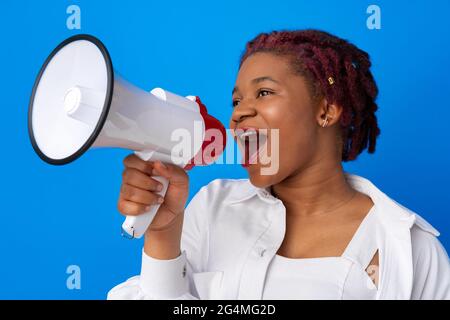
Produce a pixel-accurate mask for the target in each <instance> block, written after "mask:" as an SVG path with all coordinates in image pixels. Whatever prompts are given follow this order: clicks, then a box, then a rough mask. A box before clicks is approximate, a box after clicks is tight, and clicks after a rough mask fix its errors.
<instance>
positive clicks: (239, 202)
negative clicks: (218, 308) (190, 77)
mask: <svg viewBox="0 0 450 320" xmlns="http://www.w3.org/2000/svg"><path fill="white" fill-rule="evenodd" d="M370 65H371V64H370V60H369V55H368V54H367V53H366V52H364V51H362V50H360V49H358V48H357V47H355V46H354V45H353V44H351V43H349V42H347V41H345V40H343V39H340V38H337V37H335V36H333V35H330V34H328V33H325V32H321V31H317V30H302V31H289V32H272V33H269V34H265V33H264V34H260V35H258V36H257V37H256V38H255V39H254V40H252V41H250V42H249V43H248V44H247V48H246V51H245V52H244V54H243V56H242V59H241V63H240V68H239V73H238V76H237V80H236V86H235V88H234V90H233V107H234V109H233V114H232V118H231V122H230V126H231V128H233V129H242V130H244V131H252V130H253V131H256V132H258V130H261V129H269V130H274V129H278V130H279V131H278V132H279V159H280V163H279V168H278V170H277V171H276V173H274V174H271V175H265V174H262V173H261V172H262V171H261V169H262V167H263V164H262V163H260V162H257V163H254V164H247V165H246V169H247V170H248V174H249V180H247V179H242V180H215V181H212V182H211V183H210V184H208V185H207V186H205V187H203V188H202V189H201V190H200V191H199V192H198V193H197V194H196V195H195V197H194V198H193V199H192V201H191V202H190V204H189V206H188V207H187V208H186V209H185V203H186V200H187V197H188V185H189V183H188V176H187V175H186V173H185V172H184V171H183V170H181V169H179V168H178V167H175V166H171V165H165V164H162V163H160V162H155V163H152V162H148V163H146V162H144V161H142V160H139V159H138V158H137V157H136V156H133V155H132V156H128V157H127V158H126V159H125V160H124V164H125V167H126V168H125V171H124V175H123V185H122V189H121V194H120V199H119V204H118V206H119V211H120V212H121V213H123V214H125V215H138V214H142V213H143V212H145V211H146V210H147V209H148V207H147V206H149V205H152V204H154V203H162V205H161V207H160V209H159V211H158V213H157V215H156V217H155V219H154V221H153V222H152V224H151V226H150V227H149V229H148V231H147V233H146V235H145V244H144V250H143V257H142V269H141V274H140V276H137V277H133V278H131V279H129V280H128V281H126V282H125V283H123V284H121V285H119V286H117V287H115V288H113V289H112V290H111V291H110V293H109V295H108V298H110V299H141V298H144V299H175V298H181V299H198V298H200V299H448V298H450V270H449V269H450V268H449V260H448V256H447V254H446V252H445V249H444V248H443V247H442V245H441V244H440V243H439V241H438V240H437V239H436V236H438V234H439V233H438V232H437V231H436V230H435V229H434V228H433V227H432V226H431V225H429V224H428V223H427V222H426V221H425V220H423V219H422V218H421V217H420V216H418V215H417V214H415V213H413V212H411V211H409V210H408V209H406V208H404V207H402V206H401V205H399V204H397V203H396V202H395V201H393V200H391V199H390V198H389V197H387V196H386V195H385V194H383V193H382V192H381V191H380V190H378V189H377V188H376V187H375V186H374V185H373V184H372V183H371V182H369V181H368V180H366V179H364V178H361V177H358V176H355V175H350V174H347V173H344V172H343V168H342V165H341V162H342V161H350V160H355V159H356V158H357V157H358V155H359V154H360V153H361V152H362V151H363V150H365V149H368V152H369V153H373V152H374V151H375V144H376V139H377V136H378V135H379V128H378V125H377V118H376V116H375V111H376V110H377V104H376V103H375V99H376V96H377V93H378V90H377V86H376V83H375V81H374V79H373V77H372V74H371V72H370V70H369V69H370ZM236 132H237V131H236ZM270 137H271V136H270V135H268V136H267V141H266V144H271V143H275V141H273V140H271V138H270ZM241 138H242V137H241V136H238V137H237V138H236V139H237V140H238V143H240V144H243V142H242V141H241V140H242V139H243V138H242V139H241ZM244 147H245V145H244ZM152 175H153V176H154V175H161V176H164V177H166V178H168V179H169V181H170V184H169V188H168V191H167V193H166V195H165V197H164V199H163V198H161V197H160V196H158V195H157V192H158V191H159V190H160V188H161V186H160V185H159V183H158V182H157V181H156V180H154V179H152V178H151V177H150V176H152ZM146 207H147V208H146Z"/></svg>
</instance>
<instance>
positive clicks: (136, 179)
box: [122, 167, 163, 191]
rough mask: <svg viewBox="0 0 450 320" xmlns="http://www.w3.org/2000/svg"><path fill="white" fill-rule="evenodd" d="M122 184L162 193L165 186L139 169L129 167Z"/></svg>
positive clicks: (123, 175)
mask: <svg viewBox="0 0 450 320" xmlns="http://www.w3.org/2000/svg"><path fill="white" fill-rule="evenodd" d="M122 183H123V184H129V185H131V186H134V187H137V188H140V189H143V190H150V191H161V190H162V189H163V185H162V184H161V182H159V181H157V180H155V179H153V178H152V177H150V176H149V175H147V174H145V173H143V172H142V171H139V170H138V169H135V168H131V167H128V168H126V169H125V170H124V171H123V173H122Z"/></svg>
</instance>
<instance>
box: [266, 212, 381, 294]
mask: <svg viewBox="0 0 450 320" xmlns="http://www.w3.org/2000/svg"><path fill="white" fill-rule="evenodd" d="M376 210H377V207H376V206H373V207H372V209H371V210H370V211H369V213H367V215H366V217H365V218H364V219H363V221H362V222H361V224H360V226H359V227H358V229H357V230H356V232H355V234H354V235H353V237H352V239H351V240H350V242H349V244H348V245H347V247H346V248H345V250H344V253H343V254H342V256H340V257H320V258H301V259H291V258H287V257H283V256H281V255H278V254H276V255H275V256H274V258H273V259H272V261H271V262H270V264H269V268H268V271H267V275H266V280H265V284H264V291H263V296H262V298H263V300H279V299H283V300H292V299H297V300H299V299H309V300H311V299H327V300H341V299H364V300H373V299H375V298H376V294H377V287H376V286H375V284H374V283H373V280H372V278H371V277H369V275H368V274H367V272H366V268H367V267H368V266H369V264H370V261H371V260H372V257H373V255H375V253H376V252H377V247H376V243H377V241H376V235H377V232H376V230H377V214H376V212H375V211H376ZM371 255H372V256H371ZM372 269H374V266H372ZM372 269H369V270H370V271H374V272H376V270H375V269H374V270H372ZM371 274H372V272H371Z"/></svg>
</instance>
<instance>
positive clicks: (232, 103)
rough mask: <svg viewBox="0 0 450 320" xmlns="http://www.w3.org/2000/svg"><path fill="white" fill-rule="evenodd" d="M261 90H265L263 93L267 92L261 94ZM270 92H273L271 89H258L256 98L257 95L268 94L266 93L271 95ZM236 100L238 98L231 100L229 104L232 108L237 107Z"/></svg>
mask: <svg viewBox="0 0 450 320" xmlns="http://www.w3.org/2000/svg"><path fill="white" fill-rule="evenodd" d="M263 92H265V93H267V94H264V95H261V93H263ZM271 94H273V91H271V90H268V89H259V90H258V94H257V98H259V97H265V96H268V95H271ZM238 102H239V100H233V101H232V102H231V106H232V107H233V108H235V107H237V103H238Z"/></svg>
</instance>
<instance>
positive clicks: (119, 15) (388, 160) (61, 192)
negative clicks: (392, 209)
mask: <svg viewBox="0 0 450 320" xmlns="http://www.w3.org/2000/svg"><path fill="white" fill-rule="evenodd" d="M71 4H77V5H79V6H80V8H81V30H68V29H67V27H66V19H67V17H68V14H66V8H67V7H68V6H69V5H71ZM370 4H377V5H379V6H380V8H381V14H382V16H381V19H382V20H381V26H382V28H381V30H369V29H368V28H367V27H366V19H367V17H368V14H367V13H366V9H367V7H368V6H369V5H370ZM449 15H450V2H449V1H446V0H441V1H437V0H435V1H380V0H377V1H363V0H357V1H299V0H296V1H273V0H271V1H266V0H260V1H254V2H251V1H229V0H227V1H205V2H195V1H179V2H174V1H126V2H119V1H12V0H11V1H8V0H7V1H2V3H1V6H0V30H1V31H2V40H1V43H2V44H1V50H0V67H1V68H0V70H1V78H0V81H1V83H0V90H1V96H0V97H1V102H0V105H1V111H2V121H1V122H2V123H1V126H0V130H1V131H0V133H1V137H2V151H1V158H0V159H1V160H0V163H1V167H0V168H1V193H0V196H1V200H2V201H1V206H0V214H1V226H2V232H1V233H0V298H3V299H5V298H6V299H9V298H26V299H30V298H32V299H34V298H40V299H47V298H56V299H81V298H83V299H93V298H99V299H103V298H105V297H106V293H107V291H108V290H109V289H110V288H111V287H112V286H114V285H116V284H118V283H119V282H121V281H123V280H125V279H126V278H127V277H129V276H132V275H135V274H138V272H139V268H140V254H141V246H142V242H141V241H132V242H130V241H127V240H124V239H122V238H121V236H120V233H119V228H120V225H121V223H122V221H123V218H122V217H121V216H120V215H119V213H118V211H117V209H116V203H117V196H118V192H119V186H120V182H121V172H122V169H123V168H122V159H123V157H124V156H125V155H127V154H128V153H129V151H126V150H117V149H116V150H113V149H109V150H102V151H99V150H95V151H91V152H88V153H86V154H85V155H84V156H83V157H82V158H80V159H79V160H78V161H76V162H74V163H71V164H70V165H67V166H62V167H54V166H50V165H47V164H46V163H44V162H42V161H41V160H40V159H39V158H38V157H37V155H35V153H34V151H33V149H32V147H31V145H30V143H29V139H28V133H27V109H28V100H29V96H30V92H31V88H32V85H33V82H34V80H35V76H36V74H37V72H38V70H39V68H40V67H41V64H42V62H43V61H44V60H45V58H46V57H47V55H48V54H49V52H50V51H51V50H52V49H53V48H54V47H55V46H56V45H57V44H58V43H59V42H60V41H62V40H63V39H65V38H66V37H69V36H71V35H74V34H77V33H91V34H93V35H96V36H97V37H99V38H100V39H101V40H102V41H103V42H104V43H105V44H106V46H107V48H108V50H109V52H110V54H111V56H112V58H113V63H114V66H115V69H117V70H118V71H119V72H120V73H121V74H122V75H124V76H125V77H126V78H127V79H129V80H130V81H131V82H133V83H135V84H136V85H138V86H140V87H142V88H144V89H151V88H153V87H156V86H161V87H162V88H165V89H168V90H170V91H172V92H176V93H178V94H182V95H187V94H198V95H201V97H202V100H203V101H204V102H205V103H206V105H207V106H208V108H209V110H210V112H211V113H212V114H214V115H215V116H217V117H218V118H219V119H220V120H222V121H223V122H224V123H226V124H228V119H229V117H230V115H231V107H230V100H231V95H230V91H231V89H232V87H233V84H234V79H235V76H236V71H237V63H238V58H239V56H240V54H241V52H242V50H243V49H244V45H245V43H246V41H248V40H250V39H251V38H253V37H254V36H255V35H256V34H258V33H259V32H262V31H271V30H273V29H285V28H289V29H294V28H307V27H313V28H319V29H323V30H326V31H329V32H332V33H335V34H336V35H339V36H341V37H344V38H347V39H349V40H351V41H352V42H354V43H355V44H356V45H358V46H360V47H361V48H363V49H364V50H366V51H368V52H369V53H370V55H371V57H372V61H373V73H374V75H375V77H376V80H377V82H378V85H379V88H380V95H379V99H378V103H379V107H380V110H379V112H378V118H379V123H380V127H381V130H382V134H381V136H380V138H379V141H378V149H377V152H376V153H375V154H374V155H367V154H364V155H363V156H361V157H360V158H359V159H358V160H357V161H356V162H354V163H349V164H346V165H345V169H346V170H347V171H350V172H353V173H356V174H359V175H362V176H365V177H367V178H369V179H371V180H372V181H373V182H374V183H375V184H376V185H377V186H379V187H380V188H381V189H382V190H383V191H384V192H385V193H387V194H388V195H390V196H391V197H393V198H394V199H396V200H397V201H399V202H400V203H402V204H404V205H405V206H407V207H409V208H411V209H412V210H414V211H416V212H418V213H420V214H421V215H422V216H423V217H425V218H426V219H427V220H428V221H429V222H431V223H432V224H433V225H434V226H435V227H436V228H437V229H439V230H440V231H441V232H442V235H441V237H440V240H441V241H442V243H443V244H444V245H445V246H446V248H447V250H448V249H449V248H450V228H449V221H450V218H449V215H450V210H449V207H450V205H449V201H448V200H449V195H448V190H449V188H448V181H449V178H450V174H449V170H448V165H449V163H450V148H449V142H448V138H449V136H450V135H449V131H448V112H449V99H448V94H449V92H450V80H449V74H448V73H449V70H450V59H449V58H450V34H449V29H450V27H449V25H448V22H446V20H448V18H449ZM190 176H191V185H192V187H191V196H192V195H193V194H194V193H195V192H197V190H198V189H199V188H200V187H201V186H203V185H205V184H207V183H208V182H209V181H211V180H212V179H214V178H219V177H222V178H224V177H245V176H246V173H245V171H244V170H243V169H242V168H241V167H240V166H239V165H227V166H223V165H216V166H210V167H207V168H195V169H194V170H192V171H191V174H190ZM71 264H75V265H78V266H80V268H81V290H68V289H67V287H66V279H67V277H68V275H67V274H66V268H67V267H68V266H69V265H71Z"/></svg>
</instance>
